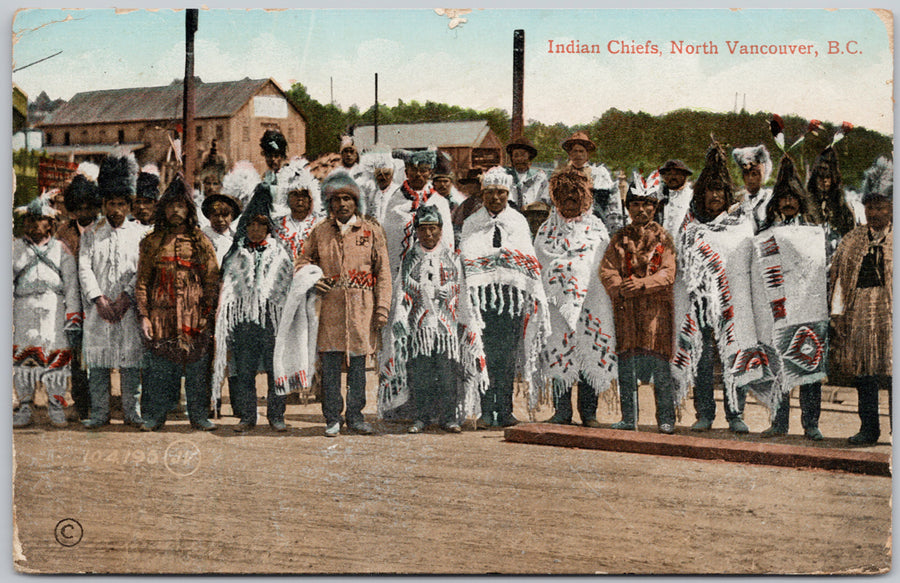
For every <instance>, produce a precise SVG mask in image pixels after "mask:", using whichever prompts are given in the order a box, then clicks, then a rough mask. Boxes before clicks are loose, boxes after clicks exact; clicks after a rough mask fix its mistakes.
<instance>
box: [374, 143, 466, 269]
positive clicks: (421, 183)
mask: <svg viewBox="0 0 900 583" xmlns="http://www.w3.org/2000/svg"><path fill="white" fill-rule="evenodd" d="M404 157H405V163H406V166H405V168H406V180H405V181H404V182H403V184H402V185H401V186H400V189H399V190H398V191H396V192H395V193H394V194H393V195H392V196H391V198H390V200H388V202H387V207H386V209H385V215H384V232H385V235H386V237H387V246H388V257H389V261H390V269H391V275H392V277H396V275H397V273H398V272H399V271H400V264H401V263H402V262H403V258H404V257H405V256H406V253H407V252H409V250H410V249H411V248H412V245H413V244H414V243H415V240H416V229H415V227H414V226H413V217H414V215H415V212H416V209H418V208H419V207H420V206H422V205H434V206H436V207H437V208H438V210H439V211H440V213H441V219H442V221H443V222H444V224H451V223H452V218H451V214H450V202H449V201H448V200H447V199H446V198H444V197H443V196H440V195H439V194H437V191H435V190H434V188H433V187H432V186H431V182H430V180H431V172H432V170H433V169H434V165H435V164H436V163H437V153H436V152H435V151H434V150H423V151H417V152H406V153H404ZM442 237H443V240H444V243H446V244H447V246H448V247H449V248H450V249H454V248H455V245H454V241H453V231H452V230H450V229H447V230H445V231H443V234H442Z"/></svg>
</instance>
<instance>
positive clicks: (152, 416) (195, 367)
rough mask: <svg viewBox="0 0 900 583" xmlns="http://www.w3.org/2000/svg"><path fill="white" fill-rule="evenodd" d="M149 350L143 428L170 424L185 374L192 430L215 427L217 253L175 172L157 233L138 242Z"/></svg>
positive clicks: (139, 296) (140, 305) (139, 294)
mask: <svg viewBox="0 0 900 583" xmlns="http://www.w3.org/2000/svg"><path fill="white" fill-rule="evenodd" d="M134 296H135V300H136V302H137V309H138V314H139V315H140V329H141V335H142V338H143V340H144V342H145V343H146V345H147V347H148V351H147V357H146V368H145V373H144V395H143V400H142V402H141V405H142V408H143V411H144V424H143V425H142V426H141V429H142V430H143V431H156V430H158V429H160V428H162V426H163V425H164V424H165V421H166V413H168V411H169V409H170V408H171V405H172V403H173V402H174V401H175V399H176V398H177V395H178V391H179V390H180V384H181V378H182V377H184V392H185V397H186V401H187V410H188V419H189V420H190V423H191V427H193V428H194V429H202V430H204V431H210V430H213V429H216V426H215V425H214V424H213V423H212V422H211V421H210V420H209V418H208V416H209V408H210V395H209V364H210V348H211V346H210V344H211V342H210V340H211V337H212V328H213V321H214V318H215V313H216V304H217V301H218V297H219V268H218V264H217V262H216V250H215V248H214V247H213V246H212V243H211V242H210V241H209V239H208V238H207V237H206V235H204V234H203V233H202V232H201V231H200V227H199V226H198V225H197V210H196V208H195V207H194V201H193V197H192V196H191V193H190V190H189V189H188V187H187V185H185V183H184V179H183V178H182V177H181V176H177V177H176V178H175V179H174V180H173V181H172V182H171V184H169V186H168V188H166V191H165V193H164V194H163V196H162V198H160V201H159V204H158V206H157V209H156V217H155V221H154V226H153V231H152V232H151V233H150V234H148V235H147V236H146V237H145V238H144V240H143V241H141V245H140V260H139V263H138V273H137V283H136V285H135V291H134Z"/></svg>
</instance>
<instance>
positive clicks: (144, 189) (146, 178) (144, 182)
mask: <svg viewBox="0 0 900 583" xmlns="http://www.w3.org/2000/svg"><path fill="white" fill-rule="evenodd" d="M134 197H135V198H148V199H150V200H154V201H155V200H156V199H158V198H159V168H157V167H156V164H147V165H145V166H144V167H143V168H141V172H140V174H138V177H137V185H136V188H135V194H134Z"/></svg>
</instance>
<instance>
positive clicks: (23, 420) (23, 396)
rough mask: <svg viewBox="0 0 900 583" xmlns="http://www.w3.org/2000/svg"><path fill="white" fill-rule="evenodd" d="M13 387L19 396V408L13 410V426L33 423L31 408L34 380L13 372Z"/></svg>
mask: <svg viewBox="0 0 900 583" xmlns="http://www.w3.org/2000/svg"><path fill="white" fill-rule="evenodd" d="M13 388H14V389H15V391H16V395H18V397H19V408H18V409H16V410H15V411H13V427H27V426H29V425H31V423H32V420H31V408H32V402H33V401H34V382H33V381H29V380H27V378H26V377H25V375H21V374H17V373H13Z"/></svg>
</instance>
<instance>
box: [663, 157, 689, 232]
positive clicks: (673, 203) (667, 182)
mask: <svg viewBox="0 0 900 583" xmlns="http://www.w3.org/2000/svg"><path fill="white" fill-rule="evenodd" d="M658 171H659V176H660V177H661V178H662V180H663V186H662V199H661V200H660V204H659V205H657V207H658V208H657V209H656V218H655V220H656V222H657V223H659V224H661V225H662V227H663V228H664V229H665V230H666V232H667V233H668V234H669V235H671V236H672V238H673V239H675V238H676V237H677V236H678V230H679V229H680V228H681V224H682V223H683V222H684V217H685V215H687V212H688V208H689V207H690V206H691V198H693V196H694V189H693V188H691V183H690V182H689V181H688V178H690V177H691V174H693V173H694V171H693V170H691V169H690V168H688V167H687V164H685V163H684V162H682V161H681V160H666V163H665V164H663V165H662V166H660V167H659V169H658Z"/></svg>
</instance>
